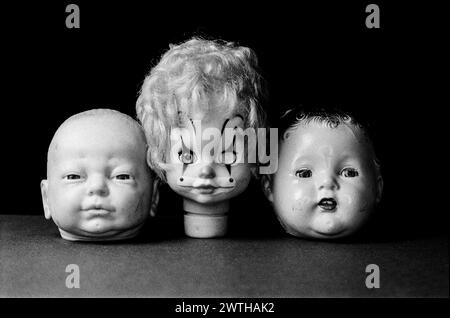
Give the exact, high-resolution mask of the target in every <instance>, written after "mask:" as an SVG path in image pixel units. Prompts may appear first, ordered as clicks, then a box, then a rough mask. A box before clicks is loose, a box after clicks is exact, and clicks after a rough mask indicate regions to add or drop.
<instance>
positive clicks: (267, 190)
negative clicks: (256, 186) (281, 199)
mask: <svg viewBox="0 0 450 318" xmlns="http://www.w3.org/2000/svg"><path fill="white" fill-rule="evenodd" d="M272 180H273V177H272V175H271V174H263V175H261V186H262V190H263V192H264V195H265V196H266V198H267V200H269V201H270V202H272V203H273V193H272Z"/></svg>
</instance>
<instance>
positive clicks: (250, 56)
mask: <svg viewBox="0 0 450 318" xmlns="http://www.w3.org/2000/svg"><path fill="white" fill-rule="evenodd" d="M264 85H265V82H264V80H263V78H262V76H261V75H260V74H259V72H258V60H257V57H256V54H255V53H254V51H253V50H251V49H250V48H248V47H243V46H236V45H235V44H234V43H232V42H224V41H212V40H204V39H200V38H193V39H191V40H188V41H186V42H184V43H182V44H179V45H170V48H169V50H168V51H167V52H166V53H165V54H164V55H163V56H162V58H161V60H160V61H159V63H158V64H157V65H156V66H155V67H153V68H152V69H151V71H150V73H149V74H148V75H147V76H146V78H145V80H144V83H143V85H142V88H141V91H140V94H139V97H138V100H137V103H136V113H137V118H138V120H139V121H140V122H141V124H142V126H143V127H144V131H145V135H146V138H147V143H148V146H149V149H151V152H150V156H149V158H148V163H149V165H150V168H152V169H153V170H154V171H155V172H156V174H157V175H158V176H159V177H160V178H161V179H162V180H165V172H164V169H162V167H161V166H160V163H165V162H166V159H167V158H166V153H167V149H168V148H169V146H170V131H171V129H172V128H174V127H178V126H179V123H180V114H191V113H198V112H200V113H202V114H203V115H205V116H206V117H207V116H210V115H214V114H217V113H218V112H220V113H224V114H226V115H228V116H232V115H238V114H239V115H240V116H242V118H243V119H244V125H245V127H246V128H247V127H252V128H259V127H266V116H265V113H264V111H263V107H262V104H263V100H264V99H265V89H264ZM211 101H213V102H211ZM219 108H220V109H219Z"/></svg>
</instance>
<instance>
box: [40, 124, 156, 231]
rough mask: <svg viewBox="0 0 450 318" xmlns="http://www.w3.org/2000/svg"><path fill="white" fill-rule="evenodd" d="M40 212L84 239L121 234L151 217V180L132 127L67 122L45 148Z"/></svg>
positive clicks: (140, 142) (142, 145)
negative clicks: (44, 173) (47, 156)
mask: <svg viewBox="0 0 450 318" xmlns="http://www.w3.org/2000/svg"><path fill="white" fill-rule="evenodd" d="M49 151H51V153H50V154H49V162H48V179H47V180H43V181H42V184H41V188H42V194H43V200H44V209H45V214H46V217H47V218H52V219H53V221H54V222H55V223H56V224H57V225H58V227H59V228H60V230H62V231H63V232H67V233H69V234H73V235H77V236H80V237H87V238H111V237H115V236H120V235H121V234H122V233H124V232H126V231H130V230H133V229H135V228H137V227H139V226H140V225H142V224H143V222H144V220H145V219H146V218H147V216H148V215H149V209H150V203H151V202H150V200H151V193H152V180H151V179H152V178H151V174H150V170H149V168H148V166H147V164H146V147H145V142H144V140H143V139H142V136H140V135H139V134H138V133H137V132H136V129H135V128H134V127H131V126H130V125H129V124H128V123H127V122H124V120H120V119H118V118H116V117H114V116H102V117H95V116H93V117H86V118H80V119H77V120H75V121H73V122H69V123H68V124H67V125H66V126H65V127H63V128H62V129H61V130H60V131H59V132H58V133H57V136H55V140H54V144H53V147H51V149H50V150H49Z"/></svg>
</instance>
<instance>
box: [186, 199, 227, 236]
mask: <svg viewBox="0 0 450 318" xmlns="http://www.w3.org/2000/svg"><path fill="white" fill-rule="evenodd" d="M183 208H184V211H185V213H184V231H185V234H186V235H187V236H190V237H194V238H212V237H221V236H224V235H225V234H226V233H227V227H228V215H227V212H228V210H229V201H223V202H220V203H216V204H212V205H207V204H200V203H198V202H195V201H191V200H186V199H185V200H184V202H183Z"/></svg>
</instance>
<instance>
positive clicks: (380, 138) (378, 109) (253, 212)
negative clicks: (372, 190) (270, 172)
mask: <svg viewBox="0 0 450 318" xmlns="http://www.w3.org/2000/svg"><path fill="white" fill-rule="evenodd" d="M391 2H392V1H391ZM69 3H71V2H68V1H59V2H56V1H55V2H53V3H36V2H33V3H26V2H22V3H20V4H14V5H12V4H8V5H2V17H1V23H2V49H1V50H2V52H3V62H2V64H3V65H2V77H3V81H2V82H3V85H2V86H3V89H2V91H3V92H2V96H3V98H2V100H3V101H2V106H3V107H2V114H3V116H2V119H3V125H2V136H3V143H4V145H3V150H2V161H3V176H4V179H3V181H4V182H3V185H4V186H5V188H6V192H5V191H3V205H2V208H1V210H0V213H2V214H43V211H42V204H41V197H40V189H39V183H40V180H41V179H43V178H45V175H46V153H47V148H48V145H49V143H50V140H51V138H52V136H53V134H54V132H55V131H56V129H57V128H58V126H59V125H60V124H61V123H62V122H63V121H64V120H65V119H66V118H67V117H69V116H71V115H73V114H75V113H78V112H80V111H84V110H87V109H91V108H113V109H117V110H119V111H122V112H124V113H127V114H129V115H131V116H133V117H135V113H134V110H135V108H134V107H135V102H136V99H137V95H138V91H139V89H140V86H141V84H142V82H143V80H144V77H145V75H146V74H147V73H148V72H149V70H150V68H151V67H152V66H153V65H155V64H156V63H157V62H158V60H159V58H160V56H161V55H162V54H163V53H164V52H165V51H166V50H167V49H168V46H169V44H170V43H180V42H182V41H185V40H187V39H189V38H190V37H192V36H202V37H206V38H212V39H216V38H220V39H224V40H227V41H233V42H237V43H239V44H240V45H243V46H248V47H250V48H252V49H253V50H254V51H255V52H256V54H257V55H258V58H259V62H260V67H261V69H262V74H263V76H264V77H265V78H266V80H267V81H268V84H269V94H270V100H269V105H268V113H269V117H270V118H271V119H272V120H273V119H275V118H277V117H278V116H279V115H280V114H281V113H282V112H283V110H285V109H286V108H288V107H292V106H297V105H309V106H313V107H314V106H337V107H341V108H343V109H347V110H351V111H353V112H355V113H356V114H357V115H359V116H360V117H362V118H363V119H364V120H366V121H368V122H369V123H370V126H371V129H372V133H373V139H374V141H375V146H376V150H377V153H378V157H379V158H380V160H381V162H382V172H383V176H384V181H385V192H384V197H383V200H382V203H381V204H380V206H379V207H378V213H377V217H376V219H375V221H374V223H373V225H376V226H373V229H374V233H383V235H384V234H386V233H388V232H389V233H391V234H392V233H394V234H401V235H422V234H430V233H432V234H434V233H441V232H443V231H447V228H448V227H447V224H448V223H447V220H448V216H447V214H448V211H446V209H445V206H446V205H445V203H444V202H441V204H439V200H442V201H444V200H445V199H446V198H444V197H439V196H438V195H437V192H436V190H437V189H436V187H439V186H438V184H437V183H436V182H435V181H433V179H432V178H433V177H436V176H439V175H440V174H441V173H442V172H443V171H444V170H445V166H440V164H438V163H437V161H435V159H437V158H438V157H439V154H438V152H439V151H441V149H442V148H443V146H442V145H443V143H444V140H443V139H444V136H443V135H441V134H437V133H436V132H434V131H433V130H434V125H435V124H436V121H435V119H436V117H439V116H440V112H442V111H443V106H442V102H436V101H434V100H433V97H434V96H436V94H435V91H436V90H438V87H436V86H434V85H435V84H434V79H435V77H436V75H435V74H436V73H439V72H440V68H441V66H440V64H439V63H438V58H439V55H440V54H442V51H441V50H440V48H439V47H438V46H440V45H442V43H443V39H442V38H440V37H439V36H438V35H437V33H436V32H435V31H436V27H435V26H434V25H433V16H432V15H433V14H434V12H437V11H440V10H442V8H439V7H437V6H436V7H431V6H430V5H429V6H425V5H421V6H419V7H417V6H415V5H411V4H408V3H403V4H401V3H397V4H396V5H395V6H394V4H393V3H388V2H384V1H383V2H382V1H377V2H375V3H377V4H378V5H379V6H380V11H381V29H367V28H366V26H365V19H366V16H367V13H366V12H365V8H366V6H367V5H368V4H369V3H371V2H366V1H359V2H356V1H354V2H348V1H342V3H334V2H331V1H330V2H329V3H325V2H312V1H307V2H304V3H296V4H295V5H294V4H290V3H283V2H277V3H274V2H273V1H271V2H270V3H262V2H258V3H251V2H249V3H247V2H244V1H229V2H223V3H221V2H217V3H214V4H213V3H212V2H205V3H202V2H189V3H184V4H178V3H174V2H169V1H165V2H160V3H156V2H150V1H149V2H145V4H144V3H140V2H131V1H123V2H109V1H108V2H106V1H95V2H94V1H81V0H78V1H74V3H76V4H78V5H79V7H80V11H81V28H80V29H67V28H66V26H65V19H66V16H67V13H66V12H65V8H66V6H67V5H68V4H69ZM430 21H431V22H430ZM439 43H441V44H439ZM438 144H440V146H439V147H438ZM442 177H443V176H442ZM249 203H251V206H249V205H248V204H249ZM436 203H437V205H438V206H439V205H440V207H438V208H436V207H435V205H434V204H436ZM180 204H181V200H180V199H179V198H178V197H176V196H175V195H174V194H172V193H171V192H170V191H169V190H168V189H167V187H163V188H162V197H161V205H160V212H161V213H162V214H170V213H173V214H176V213H177V212H176V211H178V210H179V209H180ZM234 207H235V208H234V210H239V211H240V212H239V214H236V213H235V217H236V215H237V218H235V219H234V222H235V223H236V224H237V223H241V222H244V223H245V222H246V221H244V220H247V221H249V220H254V219H255V218H256V219H257V220H261V222H263V221H262V220H263V219H267V220H268V222H267V224H269V223H270V224H272V225H276V227H277V228H278V223H276V222H277V221H276V220H275V219H274V218H273V215H272V212H271V211H270V207H269V206H268V204H267V202H266V201H265V199H264V198H263V197H262V194H261V192H260V191H259V188H258V187H257V184H256V183H254V184H252V187H251V188H249V189H248V191H247V192H246V193H245V194H244V195H243V196H242V197H241V198H238V199H236V201H235V202H234ZM237 207H240V208H237ZM249 222H250V221H249ZM273 222H275V223H273Z"/></svg>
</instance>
